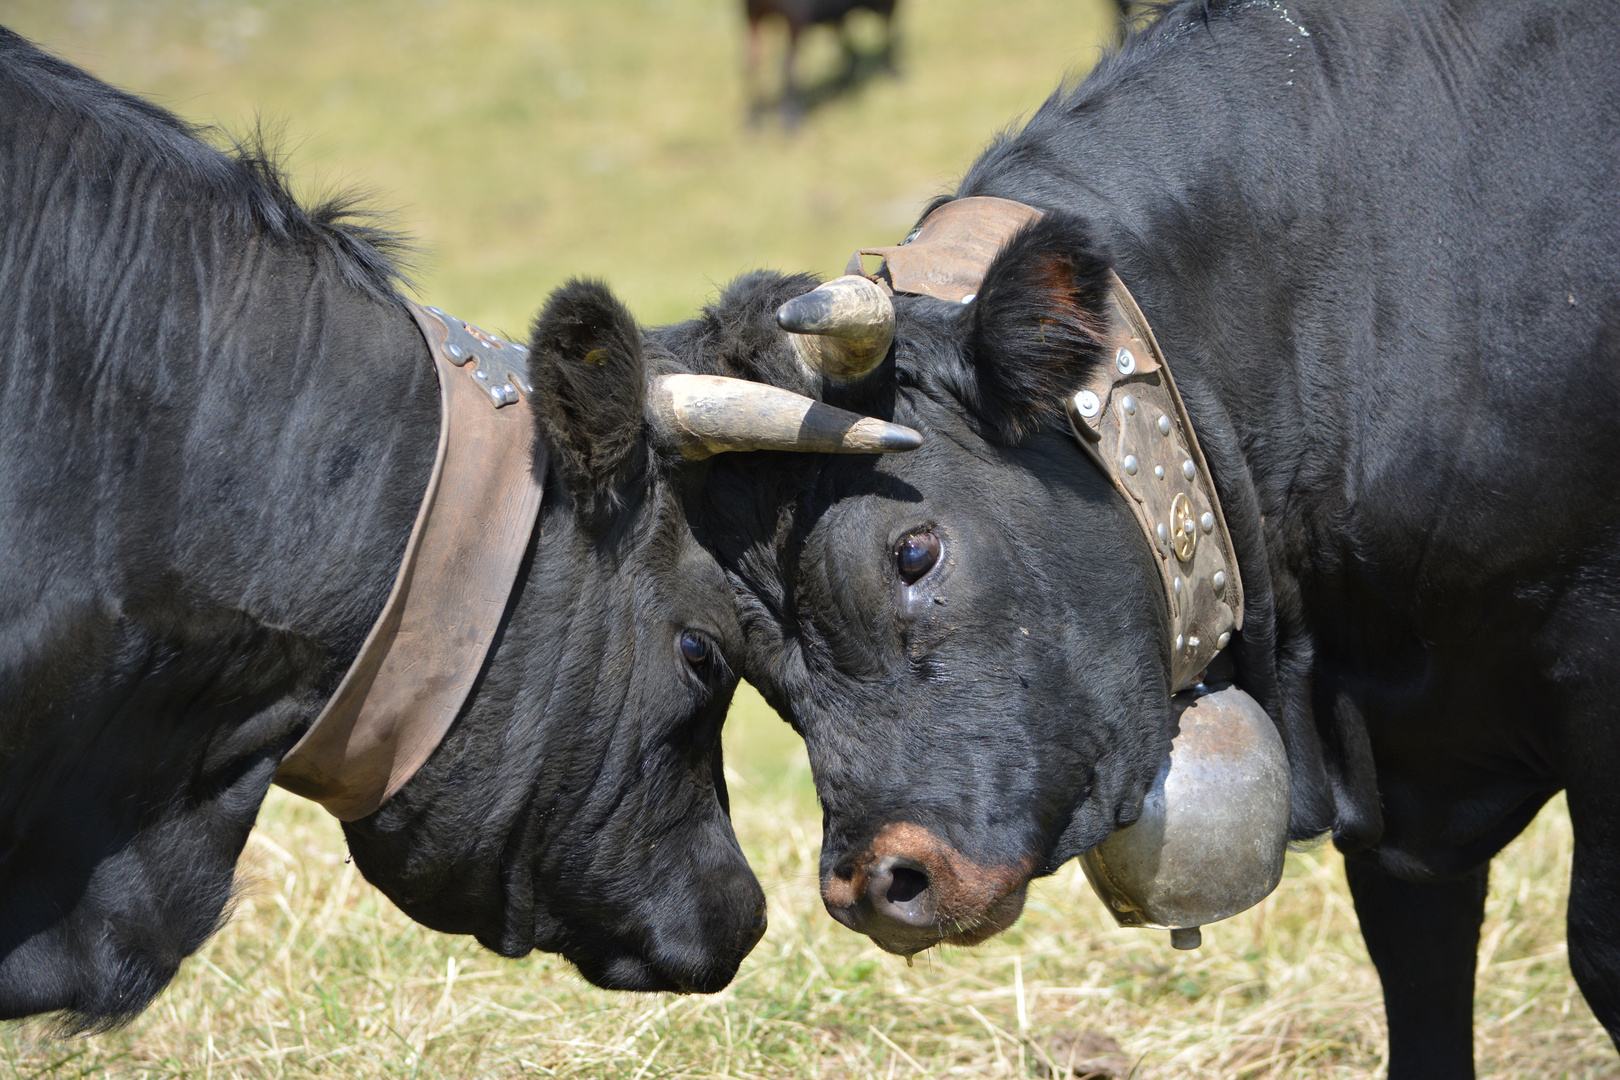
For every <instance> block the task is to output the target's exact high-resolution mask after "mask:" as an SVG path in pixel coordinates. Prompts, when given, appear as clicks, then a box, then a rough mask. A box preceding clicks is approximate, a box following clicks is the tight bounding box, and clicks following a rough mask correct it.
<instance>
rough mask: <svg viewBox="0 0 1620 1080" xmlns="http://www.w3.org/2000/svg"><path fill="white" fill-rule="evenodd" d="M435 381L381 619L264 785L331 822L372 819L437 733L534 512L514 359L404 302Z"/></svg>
mask: <svg viewBox="0 0 1620 1080" xmlns="http://www.w3.org/2000/svg"><path fill="white" fill-rule="evenodd" d="M407 306H408V307H409V308H410V312H411V315H412V316H413V317H414V318H415V320H416V324H417V326H418V328H419V329H420V330H421V331H422V336H423V337H424V338H426V339H427V343H428V349H429V351H430V352H431V353H432V354H433V363H434V370H435V372H436V373H437V375H438V379H439V401H440V417H439V448H438V455H437V457H436V458H435V459H434V462H433V474H432V476H431V477H430V478H429V480H428V485H427V491H426V493H424V495H423V496H422V506H421V509H420V510H419V511H418V512H417V515H416V524H415V526H414V527H413V528H412V529H411V535H410V539H409V540H408V541H407V543H406V545H405V557H404V558H403V559H402V560H401V562H400V567H399V574H398V575H397V576H396V577H395V579H394V588H393V591H392V592H391V593H390V594H389V596H388V601H387V603H385V604H384V605H383V610H382V614H381V615H380V616H378V618H377V621H376V623H374V624H373V625H372V628H371V632H370V634H368V635H367V637H366V640H365V644H363V645H362V646H361V648H360V653H359V655H358V656H356V657H355V659H354V663H353V664H351V665H350V666H349V671H348V673H347V674H346V675H345V676H344V678H343V682H342V683H341V684H340V685H339V686H338V689H337V692H336V693H335V694H334V695H333V696H332V699H331V700H330V701H328V702H327V704H326V708H325V709H323V710H322V711H321V715H320V716H319V717H317V718H316V720H315V722H314V724H312V725H311V726H310V728H309V730H308V731H307V732H306V733H305V734H304V737H303V738H302V739H301V740H300V741H299V742H298V745H296V746H294V747H293V748H292V750H291V751H290V752H288V754H287V756H286V757H285V758H283V759H282V762H281V766H280V768H279V769H278V770H277V772H276V783H278V784H280V785H281V786H282V787H284V788H286V789H288V790H289V791H292V792H294V793H295V794H298V795H302V796H304V797H305V798H308V799H313V800H315V801H316V802H318V803H320V804H321V805H322V806H324V807H326V809H327V810H329V811H330V812H331V813H332V814H333V815H334V816H335V817H337V818H339V819H341V820H343V821H355V820H357V819H359V818H363V817H365V816H367V815H368V814H371V813H372V812H374V811H375V810H376V809H377V808H378V807H379V806H381V805H382V804H383V803H384V802H386V801H387V800H388V798H389V797H390V796H392V795H393V794H394V792H396V791H398V790H399V789H400V787H401V786H402V785H403V784H404V783H405V782H406V781H407V780H409V779H410V778H411V777H412V776H413V775H415V773H416V770H417V769H419V768H421V766H422V764H423V763H424V762H426V761H427V759H428V757H429V756H430V755H431V754H432V753H433V751H434V749H435V748H437V747H438V745H439V743H440V742H441V741H442V740H443V738H444V736H445V733H446V732H447V731H449V730H450V725H451V723H453V722H454V720H455V718H456V716H457V715H458V714H459V713H460V712H461V707H462V705H463V704H464V703H465V702H466V699H467V695H468V693H469V691H470V690H471V689H472V685H473V682H474V681H475V680H476V679H477V677H478V673H479V671H480V670H481V669H482V668H483V665H484V659H485V657H486V655H487V653H488V652H489V646H490V642H491V641H492V640H493V639H494V636H495V632H496V630H497V629H498V627H499V626H500V622H501V619H502V618H503V616H504V615H505V612H506V606H507V600H508V598H509V597H510V595H511V592H512V585H513V582H514V581H515V579H516V577H517V571H518V566H519V564H521V563H522V561H523V556H524V553H525V552H526V551H527V550H528V545H529V539H530V536H531V535H532V533H533V532H534V523H535V518H536V516H537V515H538V513H539V510H540V496H541V483H542V481H543V479H544V477H545V471H546V451H545V448H544V444H542V443H540V442H538V441H537V440H536V438H535V426H534V417H533V414H532V413H531V412H530V410H529V409H528V408H526V407H521V406H520V407H518V408H505V407H504V406H507V405H512V404H514V403H516V402H517V401H518V400H519V391H522V392H523V393H525V394H527V393H532V391H533V387H532V385H531V384H530V383H529V381H528V368H527V354H526V351H525V350H524V348H523V347H522V346H521V345H517V344H515V343H513V342H508V341H502V340H501V339H500V338H497V337H495V336H494V335H492V334H486V333H484V332H483V331H482V330H479V329H478V328H477V327H475V326H472V325H470V324H468V323H464V322H461V321H460V320H457V319H455V318H453V317H451V316H449V315H446V314H445V313H444V312H442V311H440V310H439V309H438V308H421V307H418V306H417V305H415V304H410V303H408V302H407Z"/></svg>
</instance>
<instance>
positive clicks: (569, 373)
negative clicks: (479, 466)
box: [529, 279, 650, 516]
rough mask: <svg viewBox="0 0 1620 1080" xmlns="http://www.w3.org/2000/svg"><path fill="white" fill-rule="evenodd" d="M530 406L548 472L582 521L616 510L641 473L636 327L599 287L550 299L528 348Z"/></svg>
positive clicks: (576, 286)
mask: <svg viewBox="0 0 1620 1080" xmlns="http://www.w3.org/2000/svg"><path fill="white" fill-rule="evenodd" d="M529 375H530V378H531V379H532V380H533V382H534V394H533V395H531V398H530V404H531V406H532V407H533V409H534V414H535V418H536V420H537V421H538V424H539V428H540V436H541V438H543V439H544V440H545V441H546V446H547V447H548V448H549V449H550V451H551V463H552V467H553V468H554V469H555V470H556V472H557V475H558V477H559V478H561V480H562V482H563V483H564V484H565V485H566V486H567V488H568V491H569V494H570V495H571V496H572V497H573V499H574V504H575V506H576V507H578V508H579V510H580V512H581V513H582V514H584V515H586V516H596V515H598V514H601V513H604V512H611V511H613V510H615V509H617V508H618V507H619V506H621V505H623V503H624V502H625V497H624V496H625V492H626V490H627V489H628V488H629V487H630V485H631V484H633V483H635V482H636V481H638V480H640V479H641V478H642V476H643V475H644V474H645V472H646V469H647V455H648V453H649V452H650V451H649V447H648V443H647V439H646V434H645V431H644V430H643V409H644V406H645V402H646V397H647V365H646V362H645V360H644V359H643V357H642V351H641V328H640V327H638V326H637V325H636V321H635V319H634V318H632V317H631V315H630V312H629V311H628V310H627V309H626V308H625V306H624V305H623V304H621V303H620V302H619V301H618V299H617V298H615V297H614V295H613V294H612V293H611V292H609V291H608V288H607V286H606V285H604V284H602V283H601V282H599V281H585V280H580V279H575V280H573V281H570V282H568V283H567V284H566V285H564V286H563V287H562V288H560V289H558V290H557V291H556V292H554V293H552V294H551V297H550V299H548V300H547V301H546V306H545V308H544V309H543V310H542V311H541V312H540V314H539V316H538V317H537V318H536V319H535V321H534V330H533V331H532V332H531V334H530V343H529Z"/></svg>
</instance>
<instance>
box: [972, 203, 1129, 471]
mask: <svg viewBox="0 0 1620 1080" xmlns="http://www.w3.org/2000/svg"><path fill="white" fill-rule="evenodd" d="M1107 302H1108V261H1107V260H1106V259H1105V258H1104V257H1103V256H1102V255H1101V254H1099V253H1098V252H1097V250H1096V245H1095V244H1094V243H1093V241H1092V238H1091V232H1090V230H1089V229H1087V228H1086V226H1085V223H1084V222H1083V221H1081V219H1080V218H1078V217H1075V216H1074V215H1072V214H1063V213H1048V214H1047V215H1046V216H1045V217H1043V218H1041V219H1040V220H1039V221H1036V222H1034V223H1033V224H1031V225H1029V226H1028V227H1026V228H1024V229H1022V230H1020V231H1019V233H1018V234H1017V235H1016V236H1014V237H1013V238H1012V240H1010V241H1009V242H1008V243H1007V246H1006V247H1004V248H1002V250H1001V252H1000V253H999V254H998V255H997V256H996V258H995V261H994V262H992V263H991V264H990V269H989V270H987V271H986V272H985V275H984V283H983V284H982V285H980V286H979V292H978V295H977V296H976V297H974V299H973V301H972V304H971V307H970V309H969V313H970V315H971V318H972V324H971V326H970V328H969V330H968V339H967V347H966V353H967V357H966V358H967V360H968V364H969V371H970V375H969V378H970V379H971V382H972V385H971V386H960V387H959V388H958V389H959V390H961V391H963V393H962V394H961V397H962V403H963V404H964V405H966V406H967V407H968V408H970V409H972V410H973V411H974V412H975V413H977V414H978V416H979V417H980V419H982V420H983V421H984V422H985V423H986V424H988V425H989V426H990V427H991V428H992V429H993V430H994V431H995V433H996V434H997V435H999V436H1000V437H1001V439H1003V440H1004V441H1006V442H1017V441H1018V440H1019V439H1021V438H1023V437H1024V436H1025V435H1027V434H1029V433H1030V432H1031V431H1033V430H1035V429H1036V428H1038V427H1039V426H1040V425H1041V424H1042V423H1043V422H1045V421H1046V420H1048V419H1052V418H1056V417H1060V416H1062V414H1063V398H1064V397H1065V396H1066V395H1068V394H1070V393H1073V392H1074V389H1075V388H1076V387H1077V386H1078V385H1079V384H1080V381H1081V379H1082V377H1083V376H1084V375H1085V374H1086V373H1087V372H1088V371H1092V370H1095V365H1096V364H1098V363H1102V362H1104V360H1105V359H1106V358H1105V357H1104V355H1103V354H1104V351H1105V350H1104V342H1105V338H1106V334H1107V325H1108V320H1107V315H1106V310H1107V309H1106V306H1105V305H1106V304H1107Z"/></svg>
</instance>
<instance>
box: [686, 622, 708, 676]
mask: <svg viewBox="0 0 1620 1080" xmlns="http://www.w3.org/2000/svg"><path fill="white" fill-rule="evenodd" d="M713 653H714V647H713V646H712V645H710V644H709V639H708V638H706V637H704V636H703V635H702V634H700V633H698V632H697V631H696V630H682V631H681V659H682V660H685V661H686V662H687V663H688V664H690V665H691V666H692V668H693V670H695V671H701V670H703V667H704V666H705V665H706V664H708V662H709V657H710V656H712V655H713Z"/></svg>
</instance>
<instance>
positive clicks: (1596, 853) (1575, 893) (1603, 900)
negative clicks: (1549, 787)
mask: <svg viewBox="0 0 1620 1080" xmlns="http://www.w3.org/2000/svg"><path fill="white" fill-rule="evenodd" d="M1569 816H1570V819H1571V821H1572V823H1573V824H1574V826H1575V860H1574V865H1573V866H1572V867H1571V870H1570V880H1569V967H1570V970H1571V971H1572V972H1573V973H1574V975H1575V982H1576V983H1577V984H1578V985H1579V986H1580V988H1581V993H1582V994H1584V995H1586V1003H1587V1004H1588V1005H1590V1006H1591V1007H1592V1013H1593V1014H1594V1015H1595V1016H1596V1017H1597V1018H1598V1022H1599V1023H1600V1024H1602V1025H1603V1027H1604V1030H1606V1031H1608V1033H1609V1038H1611V1039H1613V1040H1614V1043H1615V1047H1616V1048H1617V1049H1620V800H1616V798H1615V796H1614V795H1613V794H1608V795H1602V794H1599V795H1597V796H1596V797H1593V796H1592V794H1590V793H1581V792H1577V791H1573V790H1572V791H1571V792H1570V793H1569Z"/></svg>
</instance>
